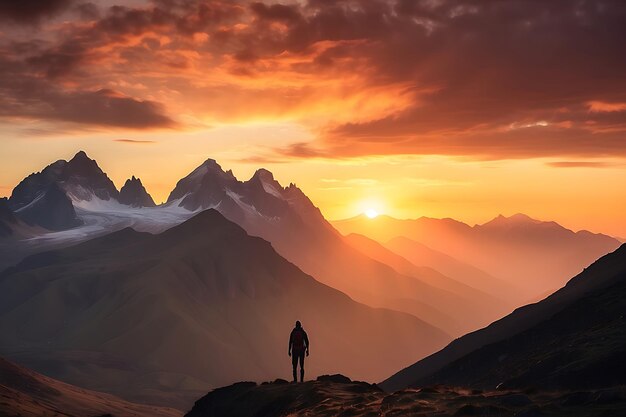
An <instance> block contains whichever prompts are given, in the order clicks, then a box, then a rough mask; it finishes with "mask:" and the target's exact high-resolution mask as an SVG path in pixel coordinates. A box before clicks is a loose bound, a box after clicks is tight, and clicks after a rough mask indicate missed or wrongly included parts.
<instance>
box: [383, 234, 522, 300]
mask: <svg viewBox="0 0 626 417" xmlns="http://www.w3.org/2000/svg"><path fill="white" fill-rule="evenodd" d="M385 247H386V248H388V249H390V250H391V251H393V252H394V253H396V254H398V255H399V256H402V257H404V258H406V259H407V260H409V261H410V262H412V263H413V264H415V265H423V266H427V267H430V268H432V269H434V270H436V271H439V272H441V273H442V274H445V275H447V276H450V277H452V278H454V279H455V280H457V281H459V282H462V283H463V284H465V285H467V286H470V287H472V288H476V289H477V290H479V291H482V292H485V293H487V294H490V295H491V296H493V297H497V298H500V299H503V300H507V301H509V303H515V301H517V298H518V297H519V294H518V291H519V290H517V288H516V287H515V286H513V285H512V284H510V283H508V282H505V281H503V280H501V279H498V278H495V277H494V276H493V275H490V274H488V273H487V272H485V271H483V270H480V269H478V268H476V267H474V266H472V265H470V264H468V263H465V262H462V261H459V260H458V259H455V258H453V257H452V256H449V255H446V254H445V253H442V252H439V251H436V250H434V249H431V248H429V247H428V246H426V245H424V244H422V243H419V242H416V241H414V240H411V239H409V238H406V237H402V236H400V237H396V238H393V239H391V240H390V241H389V242H387V243H385Z"/></svg>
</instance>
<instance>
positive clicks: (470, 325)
mask: <svg viewBox="0 0 626 417" xmlns="http://www.w3.org/2000/svg"><path fill="white" fill-rule="evenodd" d="M345 239H346V242H348V244H350V245H351V246H352V247H354V248H355V249H357V250H359V251H361V252H362V253H364V254H365V255H367V256H369V257H370V258H372V259H375V260H377V261H380V262H382V263H384V264H386V265H389V266H391V267H392V268H394V269H395V270H396V271H398V272H400V273H402V274H404V275H407V276H411V277H415V278H416V279H418V280H420V282H423V283H425V284H427V286H426V287H425V288H424V289H423V290H422V291H421V294H420V295H421V297H423V298H420V300H421V301H422V302H424V303H426V304H428V303H436V306H437V308H438V309H440V310H441V311H443V312H444V313H446V314H448V315H449V316H451V317H457V318H458V317H463V320H461V321H460V322H461V323H460V324H461V328H462V331H463V334H465V333H467V332H468V331H471V330H475V329H476V328H479V327H482V326H485V325H487V324H489V323H491V322H492V321H494V320H495V319H496V318H499V317H502V315H504V314H506V313H509V312H510V311H511V310H512V307H513V306H511V305H507V303H505V302H503V301H501V300H500V299H497V298H496V297H494V296H491V295H489V294H488V293H486V292H482V291H479V290H477V289H475V288H473V287H470V286H469V285H466V284H462V283H461V282H459V281H456V280H454V279H452V278H448V277H447V276H445V275H443V274H441V273H439V272H438V271H436V270H434V269H432V268H429V267H418V266H415V265H414V264H412V263H411V262H410V261H408V260H407V259H405V258H403V257H401V256H400V255H398V254H396V253H394V252H392V251H390V250H389V249H387V248H385V247H384V246H382V245H381V244H380V243H378V242H376V241H375V240H372V239H369V238H367V237H365V236H362V235H357V234H350V235H348V236H345ZM464 278H465V279H467V278H468V277H467V276H464ZM503 285H504V284H503ZM432 288H436V289H440V290H443V291H445V293H444V294H443V295H442V294H441V293H438V292H434V291H433V290H432ZM490 290H492V291H493V288H490ZM451 294H454V295H455V297H451V296H450V295H451ZM469 317H471V319H468V318H469ZM457 320H458V319H457Z"/></svg>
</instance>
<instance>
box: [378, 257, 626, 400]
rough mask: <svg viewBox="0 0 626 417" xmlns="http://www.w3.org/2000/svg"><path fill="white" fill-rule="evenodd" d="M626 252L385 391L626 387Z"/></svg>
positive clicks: (390, 382) (458, 343)
mask: <svg viewBox="0 0 626 417" xmlns="http://www.w3.org/2000/svg"><path fill="white" fill-rule="evenodd" d="M624 300H626V245H623V246H621V247H620V248H619V249H618V250H616V251H615V252H613V253H611V254H608V255H606V256H604V257H602V258H601V259H599V260H598V261H596V262H595V263H593V264H592V265H591V266H589V267H588V268H586V269H585V270H584V271H583V272H582V273H581V274H579V275H577V276H576V277H574V278H573V279H572V280H570V282H568V284H567V285H566V286H565V287H563V288H562V289H561V290H559V291H557V292H556V293H554V294H552V295H551V296H549V297H548V298H546V299H545V300H543V301H541V302H538V303H536V304H531V305H528V306H525V307H522V308H519V309H517V310H516V311H514V312H513V313H512V314H510V315H508V316H506V317H504V318H503V319H501V320H499V321H497V322H495V323H493V324H491V325H490V326H488V327H486V328H484V329H482V330H478V331H476V332H473V333H470V334H468V335H466V336H464V337H462V338H460V339H457V340H455V341H454V342H452V343H450V344H449V345H448V346H447V347H446V348H444V349H442V350H441V351H439V352H437V353H435V354H433V355H431V356H429V357H427V358H425V359H423V360H421V361H419V362H417V363H415V364H414V365H412V366H410V367H408V368H406V369H404V370H402V371H400V372H398V373H397V374H395V375H393V376H392V377H390V378H389V379H387V380H386V381H385V382H384V383H383V384H382V385H383V386H384V387H385V389H389V390H396V389H400V388H403V387H407V386H414V385H416V384H429V383H432V382H437V383H452V384H457V383H458V384H464V385H469V386H479V387H481V386H490V387H491V388H494V387H495V385H497V384H499V383H502V382H503V383H504V385H505V386H522V385H526V386H531V385H532V386H545V387H550V388H554V387H567V388H573V387H588V386H607V385H613V384H624V383H626V378H625V377H624V375H626V372H624V371H625V369H624V361H623V357H624V354H625V353H626V336H625V333H624V331H623V329H624V325H625V323H624V317H623V312H624V311H626V305H625V301H624Z"/></svg>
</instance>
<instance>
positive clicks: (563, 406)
mask: <svg viewBox="0 0 626 417" xmlns="http://www.w3.org/2000/svg"><path fill="white" fill-rule="evenodd" d="M226 415H228V416H231V417H260V416H266V417H279V416H281V417H283V416H363V417H364V416H388V417H391V416H429V417H430V416H519V417H522V416H524V417H533V416H623V415H626V387H616V388H610V389H603V390H594V391H572V392H556V391H554V392H538V391H533V390H526V391H482V390H466V389H462V388H453V387H446V386H434V387H428V388H421V389H408V390H402V391H398V392H395V393H393V394H389V393H386V392H384V391H382V390H381V389H380V388H378V387H377V386H376V385H371V384H368V383H364V382H353V381H350V379H348V378H347V377H344V376H341V375H334V376H324V377H319V378H318V379H317V380H316V381H309V382H305V383H299V384H291V383H288V382H286V381H283V380H277V381H274V382H272V383H264V384H261V385H257V384H256V383H254V382H240V383H237V384H234V385H231V386H228V387H224V388H219V389H216V390H214V391H212V392H210V393H209V394H208V395H206V396H205V397H203V398H202V399H200V400H199V401H197V402H196V404H195V406H194V407H193V409H192V410H191V411H190V412H189V413H188V414H187V415H186V417H213V416H226Z"/></svg>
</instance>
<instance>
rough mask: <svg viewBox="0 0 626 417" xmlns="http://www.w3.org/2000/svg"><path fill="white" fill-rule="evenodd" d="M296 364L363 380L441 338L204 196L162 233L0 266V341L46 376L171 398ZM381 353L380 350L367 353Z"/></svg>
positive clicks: (6, 351) (268, 375)
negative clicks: (317, 271)
mask: <svg viewBox="0 0 626 417" xmlns="http://www.w3.org/2000/svg"><path fill="white" fill-rule="evenodd" d="M296 318H298V319H300V320H301V321H302V322H303V324H304V325H305V326H306V328H307V330H308V331H309V334H310V335H311V340H312V347H311V358H310V360H309V361H308V367H307V372H311V373H313V374H314V375H316V374H320V373H327V372H330V371H334V370H338V371H341V372H344V373H348V374H351V375H355V376H357V377H358V378H361V379H368V380H376V379H380V378H382V377H384V376H385V375H386V374H389V373H390V372H392V371H393V370H394V369H397V368H400V367H402V366H406V365H408V364H409V363H411V361H412V360H414V358H416V357H423V356H426V355H427V354H429V353H430V352H433V351H435V350H437V349H438V348H440V347H442V346H444V345H445V344H446V343H447V341H449V336H448V335H446V334H445V333H444V332H442V331H440V330H438V329H437V328H435V327H433V326H431V325H430V324H428V323H426V322H424V321H421V320H419V319H417V318H416V317H414V316H412V315H409V314H406V313H401V312H397V311H392V310H385V309H374V308H371V307H368V306H365V305H363V304H359V303H357V302H355V301H353V300H351V299H350V298H349V297H347V296H346V295H345V294H343V293H341V292H339V291H337V290H335V289H333V288H330V287H328V286H326V285H324V284H321V283H319V282H318V281H316V280H315V279H313V278H312V277H310V276H309V275H306V274H305V273H303V272H302V271H301V270H299V269H298V268H297V267H296V266H295V265H293V264H291V263H290V262H288V261H286V260H285V259H283V258H282V257H281V256H280V255H279V254H277V253H276V251H275V250H274V249H273V248H272V246H271V245H270V244H269V243H268V242H266V241H264V240H263V239H261V238H258V237H252V236H250V235H248V234H247V233H246V232H245V231H244V230H243V229H242V228H241V227H239V226H238V225H236V224H234V223H232V222H230V221H228V220H226V219H225V218H224V217H223V216H222V215H221V214H220V213H219V212H217V211H215V210H213V209H209V210H206V211H203V212H201V213H199V214H197V215H196V216H194V217H193V218H191V219H189V220H188V221H186V222H184V223H182V224H180V225H178V226H175V227H173V228H171V229H169V230H167V231H165V232H163V233H161V234H157V235H152V234H149V233H142V232H137V231H134V230H133V229H130V228H126V229H123V230H120V231H117V232H114V233H111V234H108V235H106V236H103V237H99V238H95V239H92V240H89V241H87V242H84V243H80V244H78V245H75V246H71V247H68V248H65V249H60V250H55V251H49V252H43V253H39V254H36V255H32V256H29V257H27V258H26V259H24V260H23V261H22V262H20V263H19V264H18V265H16V266H15V267H11V268H8V269H7V270H5V271H4V272H3V273H2V274H0V333H2V335H3V336H2V339H1V341H0V352H2V354H3V355H4V356H5V357H7V358H9V359H11V360H13V361H15V362H17V363H19V364H22V365H25V366H27V367H29V368H31V369H34V370H36V371H38V372H42V373H44V374H46V375H48V376H51V377H54V378H58V379H61V380H63V381H65V382H69V383H72V384H74V385H78V386H81V387H85V388H88V389H92V390H96V391H103V392H107V393H111V394H114V395H117V396H120V397H122V398H125V399H127V400H131V401H138V402H146V403H151V404H160V405H169V406H175V407H178V408H184V407H185V406H189V405H190V404H191V402H190V401H191V400H192V399H194V398H196V397H197V396H199V394H200V393H202V392H205V391H206V389H208V388H210V387H217V386H220V385H223V384H227V383H231V382H235V381H238V380H240V379H250V378H252V379H273V378H276V377H279V376H285V375H288V374H289V373H290V361H289V358H288V357H287V344H286V343H285V342H287V338H288V335H289V331H290V330H291V327H292V326H293V322H294V321H295V319H296ZM382 357H385V358H386V359H385V360H384V361H382V360H374V359H373V358H382Z"/></svg>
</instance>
